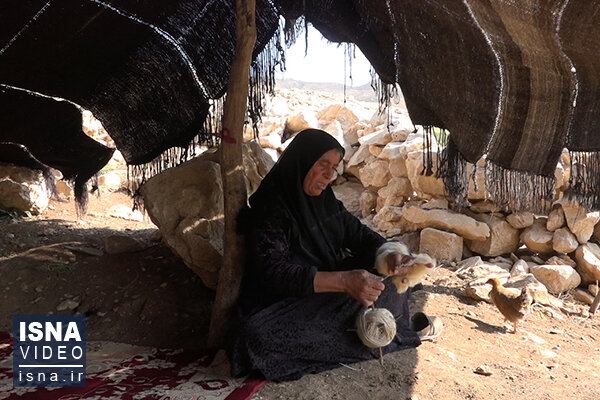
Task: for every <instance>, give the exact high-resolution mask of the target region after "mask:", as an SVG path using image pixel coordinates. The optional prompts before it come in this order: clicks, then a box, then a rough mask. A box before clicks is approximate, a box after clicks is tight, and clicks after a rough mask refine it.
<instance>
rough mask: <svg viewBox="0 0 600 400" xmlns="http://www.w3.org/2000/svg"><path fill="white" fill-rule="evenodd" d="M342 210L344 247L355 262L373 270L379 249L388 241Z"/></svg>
mask: <svg viewBox="0 0 600 400" xmlns="http://www.w3.org/2000/svg"><path fill="white" fill-rule="evenodd" d="M340 207H341V208H342V211H341V216H342V218H343V221H344V230H345V232H344V247H345V248H346V249H347V250H349V251H350V254H351V256H352V257H353V259H354V261H353V264H355V263H357V264H358V265H359V266H361V267H363V268H372V267H373V264H374V263H375V253H376V252H377V249H378V248H379V247H380V246H381V245H382V244H384V243H385V242H386V239H385V238H384V237H383V236H381V235H380V234H378V233H377V232H375V231H373V230H372V229H371V228H369V227H367V226H366V225H364V224H363V223H362V222H360V220H359V219H358V218H356V217H355V216H354V215H352V214H350V213H349V212H348V210H346V208H345V207H344V206H343V205H342V204H340Z"/></svg>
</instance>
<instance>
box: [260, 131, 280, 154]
mask: <svg viewBox="0 0 600 400" xmlns="http://www.w3.org/2000/svg"><path fill="white" fill-rule="evenodd" d="M258 142H259V143H260V145H261V146H262V147H266V148H268V149H275V150H277V149H279V148H281V133H280V132H272V133H271V134H269V135H266V136H261V137H259V138H258Z"/></svg>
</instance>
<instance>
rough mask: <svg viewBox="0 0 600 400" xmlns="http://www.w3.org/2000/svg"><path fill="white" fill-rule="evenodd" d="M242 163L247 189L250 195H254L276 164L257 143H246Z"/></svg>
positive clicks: (243, 147) (243, 148)
mask: <svg viewBox="0 0 600 400" xmlns="http://www.w3.org/2000/svg"><path fill="white" fill-rule="evenodd" d="M242 163H243V164H244V171H245V174H244V176H245V180H246V189H247V191H248V195H251V194H252V193H254V191H255V190H256V189H258V186H259V185H260V182H261V181H262V179H263V178H264V177H265V176H266V175H267V173H268V172H269V171H270V170H271V168H272V167H273V165H275V162H274V161H273V159H272V158H271V157H270V156H269V155H268V154H267V152H265V150H263V149H262V148H261V147H260V145H259V144H258V143H257V142H254V141H253V142H248V143H244V145H243V146H242Z"/></svg>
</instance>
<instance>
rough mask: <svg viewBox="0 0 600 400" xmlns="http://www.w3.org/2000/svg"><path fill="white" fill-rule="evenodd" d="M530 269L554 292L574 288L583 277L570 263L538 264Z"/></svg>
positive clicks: (557, 292) (558, 292)
mask: <svg viewBox="0 0 600 400" xmlns="http://www.w3.org/2000/svg"><path fill="white" fill-rule="evenodd" d="M529 270H530V272H531V273H532V274H533V275H534V276H535V277H536V279H537V280H538V281H540V282H542V283H543V284H544V286H546V288H548V291H549V292H550V293H553V294H560V293H563V292H566V291H567V290H570V289H574V288H576V287H577V286H579V284H580V283H581V277H580V276H579V274H578V273H577V271H575V270H574V269H573V267H571V266H570V265H536V266H533V267H531V268H530V269H529Z"/></svg>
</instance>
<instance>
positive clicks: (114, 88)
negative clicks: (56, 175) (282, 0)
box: [0, 0, 279, 175]
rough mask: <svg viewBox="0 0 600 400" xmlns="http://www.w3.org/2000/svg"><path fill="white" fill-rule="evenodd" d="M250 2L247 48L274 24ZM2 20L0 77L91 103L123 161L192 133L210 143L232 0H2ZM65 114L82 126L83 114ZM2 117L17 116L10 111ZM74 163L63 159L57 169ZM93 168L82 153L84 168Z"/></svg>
mask: <svg viewBox="0 0 600 400" xmlns="http://www.w3.org/2000/svg"><path fill="white" fill-rule="evenodd" d="M257 9H258V10H260V17H259V18H257V25H258V30H259V35H258V40H257V45H256V51H255V55H257V54H258V53H260V52H261V51H262V50H263V49H264V47H265V45H266V44H267V43H268V42H269V41H270V40H271V37H272V36H273V35H274V32H275V30H276V29H277V27H278V23H279V20H278V15H277V12H276V11H275V9H274V8H273V7H272V6H270V4H269V3H268V2H267V1H264V0H259V1H258V7H257ZM0 21H1V23H0V25H2V30H1V31H0V84H2V85H4V87H5V88H6V87H17V88H22V89H25V90H30V91H34V92H38V93H41V94H43V95H45V96H51V97H59V98H64V99H67V100H69V101H71V102H73V103H75V104H77V105H79V106H81V107H83V108H85V109H88V110H90V111H92V113H93V114H94V116H96V117H97V118H98V119H100V120H101V121H102V123H103V125H104V127H105V128H106V130H107V131H108V132H109V134H110V135H111V137H112V138H113V140H114V141H115V144H116V146H117V148H118V149H119V150H120V151H121V153H122V154H123V157H124V158H125V160H126V161H127V163H128V164H130V165H139V164H145V163H149V162H152V161H153V160H155V159H156V158H157V157H159V156H160V155H161V153H162V152H163V151H165V150H166V149H168V148H172V147H174V146H178V147H181V148H186V149H187V147H188V144H190V142H193V139H194V137H195V136H197V135H199V138H198V139H197V140H196V142H193V143H194V144H195V143H197V142H199V143H200V144H206V145H213V144H214V142H215V140H216V139H215V137H214V136H213V135H214V134H215V133H216V132H217V128H216V127H215V126H214V125H215V124H214V118H207V116H208V112H209V107H210V102H211V100H212V99H218V98H220V97H222V96H223V94H224V93H225V88H226V83H227V77H228V74H229V68H230V64H231V60H232V59H233V49H234V46H235V38H234V33H235V32H234V29H232V27H235V7H234V1H233V0H231V1H203V0H185V1H168V2H165V1H160V0H145V1H135V0H122V1H110V2H109V1H107V2H104V1H96V0H87V1H86V0H60V1H51V0H50V1H34V0H30V1H23V0H7V1H3V2H0ZM256 68H258V69H260V66H257V67H256ZM265 75H268V73H267V74H265ZM7 101H10V100H7ZM51 107H52V106H50V108H51ZM35 118H37V119H40V120H41V119H44V118H50V120H52V119H53V115H52V114H51V113H47V112H46V113H40V114H37V115H36V117H35ZM73 118H74V119H73V121H72V122H73V123H75V122H76V121H77V123H79V125H80V126H81V116H80V115H79V116H75V115H73ZM3 119H7V120H9V123H10V124H12V125H18V123H19V121H18V120H16V119H14V117H13V116H12V115H11V114H9V113H7V114H3ZM47 123H50V124H52V123H53V122H47ZM80 130H81V128H80ZM0 134H1V133H0ZM7 134H10V133H7ZM71 134H73V133H72V131H69V132H68V133H67V132H64V133H62V134H61V135H56V136H48V135H43V134H42V132H40V131H36V130H33V129H32V130H31V131H30V133H29V135H31V136H32V137H36V136H37V139H38V140H41V141H44V143H45V144H46V148H47V149H50V148H54V147H58V146H69V145H70V143H71V142H72V141H73V140H74V138H70V137H69V135H71ZM23 144H25V143H23ZM30 151H32V153H33V154H35V155H36V157H37V158H38V159H40V160H43V159H44V158H45V157H46V156H47V155H46V154H45V153H46V152H47V151H46V150H44V148H35V149H30ZM178 154H179V153H178ZM186 157H187V154H183V155H181V154H180V158H182V160H177V161H183V159H184V158H186ZM161 162H164V160H163V159H160V158H159V159H158V160H156V162H155V163H161ZM82 167H83V166H82V165H81V164H77V163H76V162H75V161H74V162H72V163H71V164H70V165H69V163H67V165H63V166H62V168H64V169H65V170H64V171H63V173H65V175H68V174H69V172H67V171H68V169H69V168H82ZM92 167H93V168H96V167H97V165H96V164H94V163H93V162H92V161H90V163H89V164H88V165H87V166H85V167H83V168H92ZM100 167H101V166H100ZM59 169H61V168H60V167H59ZM98 169H99V168H97V169H96V171H97V170H98ZM159 169H160V168H158V169H155V171H158V170H159ZM62 170H63V169H61V171H62ZM142 172H145V171H142ZM80 175H81V174H80Z"/></svg>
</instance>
